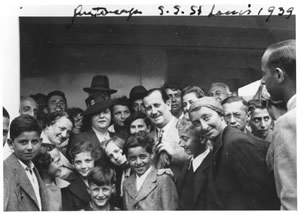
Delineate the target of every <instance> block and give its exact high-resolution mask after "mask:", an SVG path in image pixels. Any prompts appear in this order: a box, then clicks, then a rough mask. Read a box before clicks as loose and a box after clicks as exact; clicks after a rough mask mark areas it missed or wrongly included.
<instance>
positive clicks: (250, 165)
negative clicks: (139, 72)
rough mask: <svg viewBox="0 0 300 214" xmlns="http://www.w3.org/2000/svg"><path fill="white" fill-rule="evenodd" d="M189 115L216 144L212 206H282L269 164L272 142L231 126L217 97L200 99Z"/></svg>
mask: <svg viewBox="0 0 300 214" xmlns="http://www.w3.org/2000/svg"><path fill="white" fill-rule="evenodd" d="M189 115H190V120H191V121H192V123H193V125H194V126H196V127H199V129H200V130H201V133H202V136H203V137H204V138H207V139H209V140H211V142H212V143H213V152H212V154H213V164H212V166H211V168H210V172H209V174H208V194H207V203H208V204H207V207H208V209H209V210H275V209H279V207H280V204H279V199H278V197H277V195H276V189H275V181H274V177H273V175H272V173H271V172H270V171H269V170H268V169H267V166H266V163H265V156H266V153H267V150H268V146H269V143H267V142H266V141H263V140H260V139H258V138H255V137H254V136H250V135H247V134H245V133H244V132H242V131H241V130H239V129H236V128H233V127H231V126H227V125H226V122H225V119H224V109H223V107H222V105H221V103H220V102H219V101H218V100H217V99H216V98H214V97H202V98H200V99H199V100H196V101H195V102H194V103H193V104H192V106H191V108H190V110H189Z"/></svg>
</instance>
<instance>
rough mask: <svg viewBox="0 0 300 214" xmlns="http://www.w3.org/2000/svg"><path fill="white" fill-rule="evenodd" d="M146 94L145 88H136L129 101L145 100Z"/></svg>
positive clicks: (132, 90) (133, 89)
mask: <svg viewBox="0 0 300 214" xmlns="http://www.w3.org/2000/svg"><path fill="white" fill-rule="evenodd" d="M146 93H147V90H146V89H145V87H144V86H141V85H137V86H134V87H133V88H132V89H131V91H130V93H129V99H130V101H131V102H133V101H135V100H138V99H143V98H144V96H145V95H146Z"/></svg>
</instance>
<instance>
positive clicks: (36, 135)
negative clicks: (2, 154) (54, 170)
mask: <svg viewBox="0 0 300 214" xmlns="http://www.w3.org/2000/svg"><path fill="white" fill-rule="evenodd" d="M40 134H41V128H40V126H39V124H38V123H37V121H36V120H35V119H34V118H33V117H32V116H29V115H22V116H19V117H17V118H15V119H14V120H13V121H12V122H11V125H10V139H8V141H7V143H8V144H9V147H10V148H11V149H12V150H13V151H14V152H13V153H12V154H11V155H10V156H9V157H8V158H7V159H6V160H5V161H4V163H3V175H4V185H3V186H4V197H3V198H4V206H3V207H4V211H47V210H48V207H49V200H48V193H47V188H46V185H45V183H44V182H43V181H42V179H41V177H40V175H39V173H38V171H37V169H35V167H34V164H33V162H32V159H33V158H34V157H35V156H36V155H37V154H38V152H39V149H40V146H41V140H40Z"/></svg>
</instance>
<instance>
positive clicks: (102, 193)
mask: <svg viewBox="0 0 300 214" xmlns="http://www.w3.org/2000/svg"><path fill="white" fill-rule="evenodd" d="M87 180H88V183H89V187H88V192H89V194H90V197H91V201H90V203H89V205H88V206H87V207H85V208H84V210H85V211H109V210H119V209H118V208H116V207H114V206H112V205H111V203H110V200H111V197H112V195H113V194H115V192H116V172H115V170H113V169H111V168H109V167H99V166H97V167H95V168H93V169H92V170H91V171H90V172H89V174H88V176H87Z"/></svg>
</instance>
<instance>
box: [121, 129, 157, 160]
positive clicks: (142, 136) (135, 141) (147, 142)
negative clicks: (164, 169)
mask: <svg viewBox="0 0 300 214" xmlns="http://www.w3.org/2000/svg"><path fill="white" fill-rule="evenodd" d="M138 146H140V147H142V148H144V149H145V150H146V152H148V153H149V154H152V153H153V146H154V139H153V138H152V137H150V135H149V134H148V133H147V132H145V131H141V132H138V133H135V134H133V135H132V136H130V137H129V138H128V139H127V141H126V143H125V145H124V148H123V154H125V155H126V157H127V155H128V150H129V149H130V148H135V147H138Z"/></svg>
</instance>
